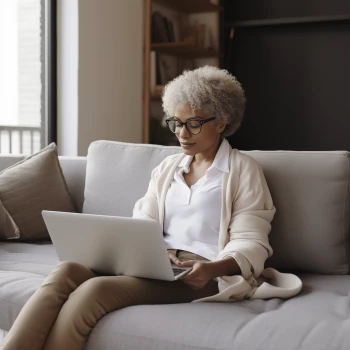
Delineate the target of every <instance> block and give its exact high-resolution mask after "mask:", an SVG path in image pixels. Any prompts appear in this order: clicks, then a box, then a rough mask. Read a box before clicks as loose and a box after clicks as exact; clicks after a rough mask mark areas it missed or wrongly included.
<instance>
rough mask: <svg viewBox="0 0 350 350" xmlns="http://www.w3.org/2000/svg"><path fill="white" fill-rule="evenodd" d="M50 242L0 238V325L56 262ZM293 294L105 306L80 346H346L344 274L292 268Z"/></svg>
mask: <svg viewBox="0 0 350 350" xmlns="http://www.w3.org/2000/svg"><path fill="white" fill-rule="evenodd" d="M57 261H58V260H57V256H56V254H55V252H54V248H53V246H52V245H51V244H48V243H42V244H34V243H33V244H29V243H17V242H11V243H7V242H5V243H0V328H1V329H4V330H9V328H10V327H11V325H12V323H13V321H14V320H15V318H16V317H17V315H18V313H19V312H20V310H21V308H22V306H23V305H24V303H25V302H26V301H27V300H28V299H29V297H30V296H31V295H32V294H33V293H34V291H35V289H36V288H38V287H39V286H40V284H41V283H42V281H43V280H44V278H45V276H46V275H47V274H49V272H50V271H51V270H52V269H53V268H54V266H55V265H56V263H57ZM299 277H300V278H301V279H302V281H303V284H304V287H303V290H302V291H301V292H300V294H298V295H297V296H295V297H294V298H291V299H287V300H282V299H277V298H272V299H270V300H244V301H237V302H232V303H198V304H174V305H138V306H131V307H128V308H125V309H122V310H118V311H115V312H112V313H110V314H108V315H106V316H105V317H103V318H102V319H101V320H100V321H99V322H98V323H97V325H96V326H95V327H94V328H93V330H92V332H91V333H90V336H89V338H88V341H87V344H86V346H85V349H86V350H96V349H104V350H115V349H118V350H130V349H140V350H146V349H147V350H149V349H152V350H164V349H167V350H180V349H181V350H194V349H198V350H202V349H203V350H204V349H205V350H208V349H220V350H222V349H227V350H228V349H230V350H234V349H240V350H253V349H256V350H260V349H266V350H275V349H276V350H280V349H283V350H292V349H293V350H294V349H308V350H329V349H337V350H347V349H349V348H350V337H349V332H350V329H349V325H350V309H349V295H350V275H345V276H331V275H328V276H322V275H311V274H305V273H303V274H299Z"/></svg>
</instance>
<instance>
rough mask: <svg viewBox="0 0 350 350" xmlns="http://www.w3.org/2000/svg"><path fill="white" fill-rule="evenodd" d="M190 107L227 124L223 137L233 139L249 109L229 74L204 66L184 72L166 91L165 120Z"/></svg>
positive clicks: (239, 85) (243, 95)
mask: <svg viewBox="0 0 350 350" xmlns="http://www.w3.org/2000/svg"><path fill="white" fill-rule="evenodd" d="M184 103H185V104H189V105H190V106H191V108H192V110H198V109H200V110H203V111H204V112H206V113H208V114H212V115H214V116H215V117H216V118H217V119H218V120H219V121H220V120H221V121H224V122H225V123H226V127H225V129H224V131H223V132H222V133H221V136H222V137H226V136H230V135H232V134H234V133H235V132H236V130H237V129H238V128H239V127H240V125H241V122H242V119H243V114H244V110H245V105H246V98H245V94H244V90H243V89H242V86H241V84H240V83H239V82H238V80H237V79H236V78H235V77H234V76H232V75H231V74H230V73H229V72H228V71H227V70H224V69H219V68H216V67H212V66H204V67H200V68H197V69H194V70H191V71H184V72H183V73H182V74H181V75H179V76H178V77H176V78H175V79H173V80H172V81H170V82H169V83H168V84H167V85H166V86H165V88H164V90H163V95H162V104H163V110H164V112H165V117H164V118H166V117H170V116H174V114H175V109H176V106H177V105H179V104H184Z"/></svg>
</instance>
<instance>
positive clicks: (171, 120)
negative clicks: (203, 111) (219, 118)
mask: <svg viewBox="0 0 350 350" xmlns="http://www.w3.org/2000/svg"><path fill="white" fill-rule="evenodd" d="M215 119H216V117H211V118H208V119H189V120H187V122H182V121H181V120H179V119H177V118H174V117H172V118H169V119H165V121H166V123H167V125H168V127H169V129H170V131H171V132H173V133H174V134H176V130H175V131H172V130H171V128H170V125H169V122H178V123H179V124H180V125H181V129H182V127H183V126H184V125H185V126H186V129H187V131H188V132H189V133H190V134H191V135H198V134H199V133H200V132H201V131H202V127H203V124H205V123H208V122H210V121H212V120H215ZM190 122H198V123H200V125H201V128H200V129H199V131H198V132H197V133H195V134H194V133H193V132H192V131H191V130H189V128H188V126H187V123H190Z"/></svg>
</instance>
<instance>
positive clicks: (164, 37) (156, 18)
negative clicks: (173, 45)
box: [151, 11, 169, 43]
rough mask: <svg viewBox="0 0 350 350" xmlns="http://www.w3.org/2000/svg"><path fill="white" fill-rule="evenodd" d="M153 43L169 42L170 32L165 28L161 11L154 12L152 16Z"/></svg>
mask: <svg viewBox="0 0 350 350" xmlns="http://www.w3.org/2000/svg"><path fill="white" fill-rule="evenodd" d="M151 23H152V30H151V35H152V42H153V43H162V42H169V37H168V30H167V27H166V26H165V22H164V16H163V15H162V14H161V13H160V12H159V11H154V12H153V14H152V21H151Z"/></svg>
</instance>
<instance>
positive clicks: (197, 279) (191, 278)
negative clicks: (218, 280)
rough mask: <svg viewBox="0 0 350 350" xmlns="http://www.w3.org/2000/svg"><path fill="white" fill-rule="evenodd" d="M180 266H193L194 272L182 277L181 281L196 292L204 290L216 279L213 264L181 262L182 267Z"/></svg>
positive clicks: (208, 262)
mask: <svg viewBox="0 0 350 350" xmlns="http://www.w3.org/2000/svg"><path fill="white" fill-rule="evenodd" d="M178 266H180V267H191V266H192V270H191V271H190V272H189V273H188V274H187V275H185V276H182V277H180V278H179V279H180V280H182V281H183V282H184V283H186V284H187V285H189V286H190V287H191V288H192V289H194V290H199V289H202V288H203V287H204V286H205V285H206V284H207V283H208V282H209V281H210V280H211V279H213V278H214V276H213V269H212V264H211V262H210V261H196V260H193V261H183V262H180V265H178Z"/></svg>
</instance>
